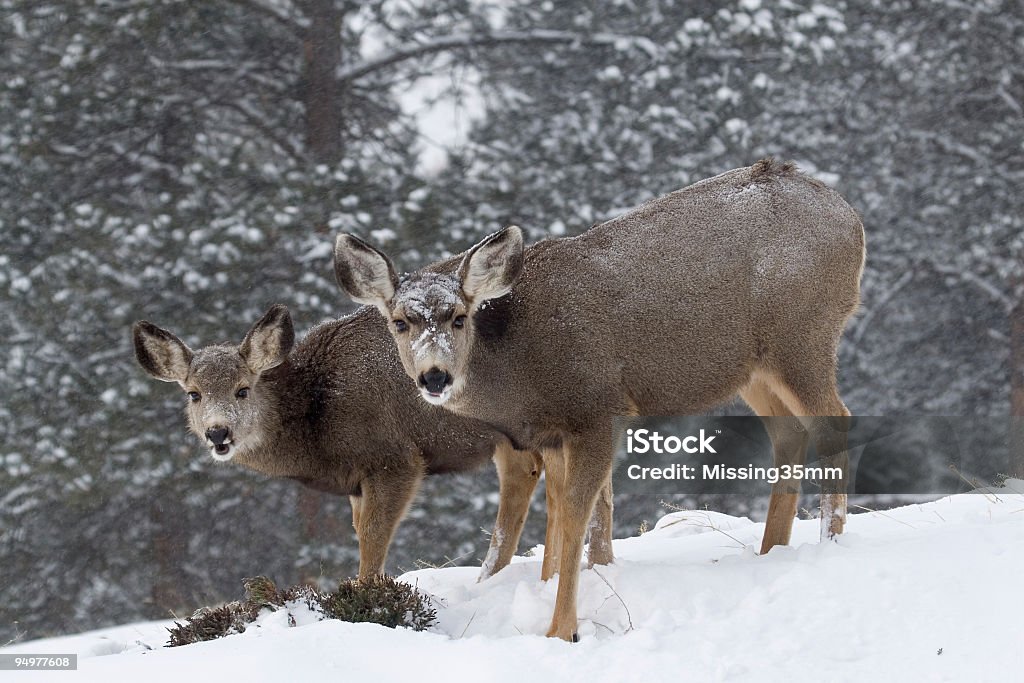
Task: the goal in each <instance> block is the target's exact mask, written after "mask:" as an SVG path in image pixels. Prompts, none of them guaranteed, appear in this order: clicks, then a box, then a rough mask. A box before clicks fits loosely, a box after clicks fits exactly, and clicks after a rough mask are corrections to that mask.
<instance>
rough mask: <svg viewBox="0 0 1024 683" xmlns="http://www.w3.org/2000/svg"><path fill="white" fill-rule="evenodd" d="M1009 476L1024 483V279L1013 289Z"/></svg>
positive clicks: (1011, 291) (1021, 277)
mask: <svg viewBox="0 0 1024 683" xmlns="http://www.w3.org/2000/svg"><path fill="white" fill-rule="evenodd" d="M1010 293H1011V296H1013V299H1014V302H1015V304H1014V306H1013V308H1012V309H1011V310H1010V367H1009V371H1010V372H1009V374H1010V415H1011V416H1012V417H1011V418H1010V421H1011V437H1010V449H1011V453H1010V459H1011V461H1010V472H1009V474H1010V476H1012V477H1016V478H1018V479H1024V276H1019V275H1018V276H1017V277H1016V278H1015V279H1014V280H1013V281H1012V282H1011V286H1010Z"/></svg>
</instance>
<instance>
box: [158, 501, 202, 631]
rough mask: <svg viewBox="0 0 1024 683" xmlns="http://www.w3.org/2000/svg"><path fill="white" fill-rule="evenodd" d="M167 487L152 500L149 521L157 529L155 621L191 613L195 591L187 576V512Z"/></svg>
mask: <svg viewBox="0 0 1024 683" xmlns="http://www.w3.org/2000/svg"><path fill="white" fill-rule="evenodd" d="M169 489H170V487H169V486H167V485H166V484H164V485H162V486H160V487H158V488H157V491H156V492H155V494H154V495H153V496H152V498H150V503H149V519H150V523H151V524H152V525H153V539H152V544H153V545H152V552H153V563H154V565H155V569H156V575H155V576H154V577H153V583H152V585H151V586H150V601H151V609H150V610H148V611H149V614H150V615H151V616H153V617H159V618H161V619H166V618H167V617H168V615H170V614H172V613H185V612H182V610H186V611H187V610H188V609H189V608H190V607H196V606H197V605H189V604H188V603H189V600H188V598H189V596H190V595H191V591H190V590H189V587H188V576H187V574H186V573H185V555H186V550H187V546H188V539H187V537H186V533H185V530H186V526H185V524H184V522H183V518H184V514H183V513H184V510H183V509H182V506H181V503H180V501H179V500H178V499H177V498H176V497H175V496H174V495H173V493H172V492H171V491H170V490H169Z"/></svg>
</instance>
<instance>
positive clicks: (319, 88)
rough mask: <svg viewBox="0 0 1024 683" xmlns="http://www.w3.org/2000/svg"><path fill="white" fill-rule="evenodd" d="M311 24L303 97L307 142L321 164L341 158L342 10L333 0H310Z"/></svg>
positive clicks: (304, 49)
mask: <svg viewBox="0 0 1024 683" xmlns="http://www.w3.org/2000/svg"><path fill="white" fill-rule="evenodd" d="M307 8H308V11H307V16H308V17H309V28H308V29H306V39H305V41H304V42H303V52H304V55H303V56H304V61H305V73H304V77H303V88H302V99H303V105H304V106H305V109H306V144H307V145H308V146H309V152H310V155H311V156H312V158H313V159H314V160H315V161H316V162H317V163H321V164H328V165H332V166H333V165H334V164H336V163H338V162H339V161H341V156H342V135H341V101H340V97H339V95H340V86H339V83H338V79H337V73H338V67H339V66H340V64H341V19H342V13H341V11H339V10H338V9H336V8H335V6H334V3H333V1H332V0H309V2H308V3H307Z"/></svg>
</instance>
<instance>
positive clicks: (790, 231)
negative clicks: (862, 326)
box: [335, 159, 865, 641]
mask: <svg viewBox="0 0 1024 683" xmlns="http://www.w3.org/2000/svg"><path fill="white" fill-rule="evenodd" d="M864 259H865V240H864V227H863V225H862V223H861V220H860V218H859V216H858V214H857V212H856V211H855V210H854V209H853V208H852V207H851V206H850V205H849V204H847V203H846V201H845V200H844V199H843V198H842V197H841V196H840V195H839V194H838V193H837V192H835V191H834V190H832V189H831V188H829V187H828V186H826V185H825V184H824V183H822V182H820V181H818V180H816V179H814V178H812V177H810V176H808V175H805V174H803V173H801V172H800V171H799V170H798V169H797V168H796V167H795V165H794V164H792V163H789V162H787V163H781V162H778V161H775V160H773V159H763V160H761V161H759V162H757V163H756V164H754V165H753V166H750V167H745V168H739V169H735V170H732V171H728V172H726V173H723V174H721V175H718V176H715V177H713V178H708V179H706V180H702V181H700V182H697V183H695V184H693V185H689V186H687V187H684V188H682V189H679V190H676V191H674V192H672V193H670V194H668V195H665V196H662V197H659V198H656V199H653V200H651V201H649V202H647V203H645V204H643V205H641V206H639V207H638V208H636V209H633V210H631V211H629V212H627V213H625V214H623V215H620V216H618V217H616V218H613V219H611V220H609V221H607V222H604V223H601V224H599V225H596V226H594V227H592V228H590V229H589V230H587V231H585V232H583V233H582V234H580V235H578V236H575V237H567V238H560V239H547V240H542V241H540V242H537V243H535V244H533V245H531V246H529V247H525V246H524V237H523V232H522V230H521V229H520V228H519V227H517V226H509V227H506V228H504V229H502V230H500V231H498V232H496V233H494V234H491V235H489V236H488V237H486V238H485V239H483V240H482V241H480V242H479V243H478V244H476V245H475V246H473V247H472V248H470V249H469V250H468V251H467V252H465V253H464V254H462V255H460V256H458V257H456V258H452V259H449V260H448V261H445V262H441V263H438V264H434V265H432V266H428V267H426V268H423V269H420V270H419V271H416V272H414V273H412V274H408V275H405V276H403V277H402V278H399V277H398V275H397V274H396V272H395V269H394V266H393V264H392V262H391V260H390V259H389V258H388V257H387V256H386V255H385V254H384V253H383V252H381V251H379V250H378V249H376V248H375V247H373V246H371V245H370V244H368V243H366V242H364V241H363V240H360V239H359V238H357V237H355V236H354V235H348V234H344V233H343V234H341V235H339V236H338V237H337V239H336V242H335V274H336V277H337V280H338V283H339V285H340V286H341V288H342V289H343V290H344V291H345V292H347V293H348V295H349V296H350V297H351V298H352V299H354V300H355V301H358V302H361V303H365V304H371V305H373V306H375V307H376V308H377V309H378V310H379V311H380V313H381V314H382V315H383V316H384V318H385V319H386V320H387V321H388V325H389V331H390V332H391V335H392V337H393V339H394V340H395V343H396V346H397V348H398V351H399V355H400V357H401V362H402V366H403V368H404V369H405V372H406V373H407V375H408V376H409V378H411V379H412V380H413V381H414V382H415V383H416V385H417V387H418V388H419V391H420V394H421V396H422V398H423V399H424V400H425V402H428V403H432V404H435V405H441V406H443V407H445V408H447V409H449V410H451V411H452V412H454V413H456V414H459V415H465V416H471V417H473V418H476V419H480V420H483V421H484V422H487V423H488V424H491V425H493V426H494V427H495V428H496V429H498V430H499V431H501V432H502V433H503V434H505V435H506V436H507V437H508V438H509V440H510V441H511V443H513V444H514V445H515V447H517V448H526V449H531V448H532V449H540V450H541V451H542V457H543V460H544V467H545V468H546V474H545V477H546V478H547V481H548V487H549V488H550V487H552V485H554V488H555V492H554V497H555V498H556V499H557V504H558V505H559V506H560V510H561V515H560V518H559V525H560V530H559V531H560V534H561V546H560V549H559V552H560V558H559V560H558V574H559V583H558V588H557V592H556V597H555V606H554V612H553V614H552V619H551V625H550V628H549V629H548V631H547V635H548V636H549V637H556V638H561V639H563V640H572V641H576V640H578V635H577V632H576V630H577V608H576V598H577V586H578V583H579V575H580V558H581V546H582V543H583V538H584V529H585V523H586V520H587V518H588V517H589V515H590V511H591V509H592V507H593V506H594V504H595V501H598V500H600V497H601V492H602V490H603V487H604V486H605V485H606V482H607V481H608V479H609V476H610V472H611V470H612V458H613V453H614V450H615V444H616V443H617V439H618V438H620V437H621V434H619V433H617V430H616V429H615V428H614V427H613V418H614V417H616V416H648V415H671V414H696V413H701V412H705V411H707V410H708V409H709V408H711V407H713V406H715V405H719V404H722V403H724V402H726V401H728V400H730V399H733V398H734V397H736V396H739V397H740V398H741V399H742V400H743V401H744V402H746V403H747V404H748V405H749V406H750V408H751V409H752V410H753V411H754V412H755V413H756V414H757V415H759V416H765V417H769V416H784V417H787V418H793V419H781V420H765V426H766V430H767V431H768V436H769V437H770V441H771V443H772V448H773V458H774V460H775V462H776V463H777V464H779V465H781V464H786V463H790V464H796V463H803V462H804V459H805V458H806V451H807V447H808V442H809V440H810V439H813V440H814V444H815V447H816V449H817V453H818V455H819V456H820V457H821V458H822V459H823V461H827V462H828V463H830V464H831V465H834V466H838V467H841V468H842V469H841V471H842V472H843V473H844V474H843V476H841V477H840V478H839V479H838V480H835V481H834V482H832V483H828V484H825V485H823V490H822V500H821V536H822V539H823V540H824V539H828V538H833V537H834V536H836V535H837V534H839V533H841V532H842V530H843V526H844V524H845V519H846V494H845V491H846V488H845V477H846V474H845V472H846V468H847V462H848V458H847V454H846V433H847V431H848V430H849V427H850V421H849V420H850V412H849V410H848V409H847V407H846V405H845V404H844V403H843V401H842V399H841V398H840V396H839V393H838V389H837V379H836V371H837V364H838V363H837V354H838V346H839V342H840V339H841V336H842V333H843V329H844V327H845V326H846V322H847V320H848V319H849V318H850V316H851V315H853V313H854V312H855V311H856V310H857V308H858V306H859V302H860V280H861V275H862V273H863V270H864ZM620 423H621V421H620ZM619 429H620V430H621V427H620V428H619ZM798 488H799V487H798V485H797V488H796V489H794V488H793V484H792V482H789V481H780V482H779V483H778V484H775V485H773V486H772V491H771V498H770V501H769V509H768V513H767V520H766V523H765V531H764V536H763V539H762V544H761V553H762V554H763V553H767V552H768V551H769V550H770V549H771V548H773V547H774V546H777V545H786V544H788V543H789V539H790V534H791V531H792V526H793V519H794V517H795V515H796V512H797V504H798V495H799V494H798Z"/></svg>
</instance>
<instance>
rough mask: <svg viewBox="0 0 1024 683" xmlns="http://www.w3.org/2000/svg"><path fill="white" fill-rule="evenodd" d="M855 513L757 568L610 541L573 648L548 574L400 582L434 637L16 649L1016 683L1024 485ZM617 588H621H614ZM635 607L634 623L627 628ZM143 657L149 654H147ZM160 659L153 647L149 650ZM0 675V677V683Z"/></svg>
mask: <svg viewBox="0 0 1024 683" xmlns="http://www.w3.org/2000/svg"><path fill="white" fill-rule="evenodd" d="M1011 484H1012V485H1013V487H1014V490H1016V491H1020V492H1021V493H1016V494H1015V493H1013V492H1012V491H1010V490H1008V489H1000V490H998V491H996V492H995V493H991V494H987V495H979V494H973V495H961V496H954V497H952V498H944V499H942V500H939V501H935V502H932V503H927V504H922V505H913V506H909V507H904V508H899V509H896V510H889V511H886V512H884V513H883V512H880V513H865V514H858V515H855V516H852V517H851V518H850V521H849V524H848V527H847V528H848V532H847V533H846V534H845V535H844V536H843V537H842V539H841V540H840V541H839V542H838V543H827V544H824V545H819V544H818V543H817V541H816V539H817V533H818V523H817V521H816V520H806V521H798V522H797V524H796V527H795V529H794V538H793V545H792V546H791V547H786V548H776V549H774V550H772V552H770V553H769V554H768V555H766V556H764V557H758V556H757V555H756V554H755V550H754V549H755V547H756V546H757V545H758V542H759V540H760V537H761V533H762V531H763V524H755V523H753V522H751V521H750V520H748V519H746V518H736V517H729V516H726V515H721V514H717V513H714V512H679V513H674V514H671V515H669V516H667V517H665V518H663V519H662V520H661V521H660V522H659V524H658V526H657V527H656V528H655V529H653V530H651V531H649V532H647V533H646V534H644V535H643V536H640V537H637V538H628V539H624V540H619V541H616V542H615V552H616V556H617V559H616V562H615V564H614V565H612V566H609V567H602V568H600V569H599V570H598V571H584V572H583V578H582V585H581V591H580V615H581V623H580V635H581V637H582V642H580V643H577V644H569V643H564V642H561V641H555V640H550V639H546V638H544V637H542V635H540V634H543V633H544V631H545V629H546V627H547V624H548V619H549V617H550V612H551V609H552V604H553V601H554V596H555V588H556V584H555V581H554V580H553V581H551V582H549V583H548V584H543V583H541V582H540V580H539V578H538V576H539V572H540V557H539V555H540V552H539V550H540V549H538V553H537V554H538V556H537V557H525V558H516V560H515V563H514V564H513V565H512V566H510V567H508V568H507V569H505V570H504V571H502V572H500V573H499V574H498V575H497V576H495V577H493V578H492V579H490V580H489V581H487V582H485V583H481V584H478V583H476V576H477V570H476V569H473V568H450V569H426V570H421V571H416V572H411V573H409V574H406V575H405V576H404V577H403V578H404V579H405V580H406V581H410V582H416V583H418V584H419V586H420V588H421V589H424V590H426V591H429V592H430V593H432V594H434V595H435V596H436V598H437V602H438V605H439V609H438V615H439V623H438V625H437V626H436V627H435V628H434V630H433V632H423V633H415V632H411V631H405V630H398V631H393V630H389V629H385V628H383V627H378V626H372V625H366V624H348V623H341V622H337V621H326V622H318V623H317V622H309V623H306V622H308V620H304V619H303V618H302V617H303V615H301V614H300V615H298V616H299V619H298V622H299V626H298V627H295V628H289V627H288V626H287V616H286V615H285V614H284V613H283V612H278V613H274V614H265V615H264V616H263V617H261V620H260V622H259V624H260V626H259V627H258V628H256V627H250V628H249V630H247V631H246V632H245V633H244V634H241V635H234V636H229V637H227V638H223V639H220V640H217V641H213V642H207V643H199V644H196V645H189V646H185V647H179V648H170V649H168V648H163V647H161V646H162V645H163V643H164V642H165V641H166V632H165V631H164V626H165V625H167V623H168V622H159V623H158V622H154V623H145V624H134V625H128V626H122V627H118V628H115V629H105V630H102V631H95V632H92V633H87V634H81V635H77V636H69V637H65V638H55V639H48V640H41V641H35V642H29V643H22V644H19V645H17V646H11V647H8V648H6V649H3V650H0V652H5V653H9V652H55V653H56V652H78V653H79V670H78V672H77V673H71V672H52V673H29V672H23V673H19V674H16V675H14V674H11V675H4V676H2V677H3V678H4V679H5V680H12V681H15V680H16V681H25V682H26V683H27V682H28V681H36V680H61V681H68V680H75V681H84V680H88V681H104V682H107V681H121V680H125V681H145V682H146V683H156V682H157V681H203V680H218V679H230V680H243V681H313V680H334V681H363V680H365V681H433V680H437V681H446V682H457V681H472V682H473V683H483V682H486V681H514V682H515V683H522V682H523V681H527V680H539V681H547V680H561V681H576V680H579V681H588V682H590V681H626V680H643V681H669V680H671V681H687V680H695V681H707V680H750V679H756V680H778V681H803V680H816V681H822V680H825V681H853V680H861V681H863V680H869V681H874V680H891V681H897V680H899V681H903V680H909V681H917V680H927V681H946V680H949V681H960V680H973V681H982V680H1021V679H1022V678H1024V591H1022V590H1021V578H1020V577H1021V572H1022V570H1024V495H1022V494H1024V482H1019V481H1018V482H1011ZM613 588H614V591H613ZM627 610H628V611H627ZM147 646H148V647H147ZM149 647H151V648H152V649H148V648H149ZM5 673H6V672H5Z"/></svg>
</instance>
